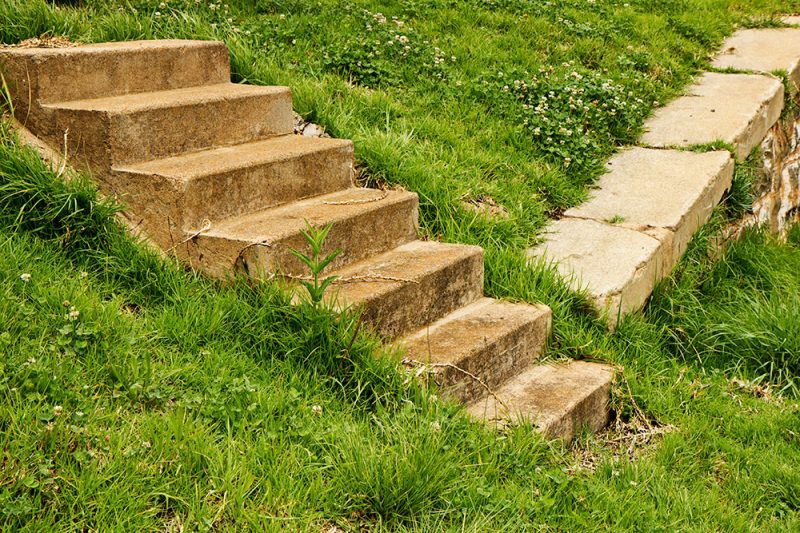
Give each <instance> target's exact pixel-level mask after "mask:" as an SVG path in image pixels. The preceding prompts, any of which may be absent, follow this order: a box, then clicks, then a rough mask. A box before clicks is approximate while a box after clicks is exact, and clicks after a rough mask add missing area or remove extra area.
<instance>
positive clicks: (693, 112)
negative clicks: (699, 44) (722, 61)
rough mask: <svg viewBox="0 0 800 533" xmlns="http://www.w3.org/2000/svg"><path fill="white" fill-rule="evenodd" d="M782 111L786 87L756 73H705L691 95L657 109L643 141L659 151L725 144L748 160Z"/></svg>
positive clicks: (647, 123) (646, 129) (690, 91)
mask: <svg viewBox="0 0 800 533" xmlns="http://www.w3.org/2000/svg"><path fill="white" fill-rule="evenodd" d="M782 109H783V84H782V83H781V81H780V80H779V79H777V78H772V77H768V76H760V75H754V74H719V73H714V72H706V73H705V74H703V75H702V76H700V77H699V78H698V79H697V81H696V82H695V84H694V85H692V87H690V88H689V91H688V93H687V95H685V96H682V97H680V98H677V99H675V100H673V101H672V102H671V103H669V104H668V105H667V106H666V107H663V108H661V109H658V110H657V111H656V112H655V114H654V115H653V116H652V117H651V118H650V119H648V120H647V122H645V125H644V128H645V132H646V133H645V134H644V135H643V136H642V138H641V143H642V144H643V145H646V146H651V147H656V148H670V147H690V146H694V145H704V144H710V143H713V142H714V141H724V142H726V143H729V144H732V145H733V146H734V148H735V155H736V158H737V159H738V160H744V159H746V158H747V156H748V155H749V154H750V151H751V150H752V149H753V148H754V147H755V146H757V145H758V144H759V143H760V142H761V139H763V138H764V135H766V133H767V131H768V130H769V128H770V127H771V126H772V125H773V124H774V123H775V121H776V120H778V117H780V114H781V110H782Z"/></svg>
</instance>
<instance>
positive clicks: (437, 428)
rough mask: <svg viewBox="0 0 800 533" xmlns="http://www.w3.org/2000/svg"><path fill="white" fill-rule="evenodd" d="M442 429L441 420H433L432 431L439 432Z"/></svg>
mask: <svg viewBox="0 0 800 533" xmlns="http://www.w3.org/2000/svg"><path fill="white" fill-rule="evenodd" d="M441 430H442V425H441V424H440V423H439V422H431V431H433V432H434V433H439V432H440V431H441Z"/></svg>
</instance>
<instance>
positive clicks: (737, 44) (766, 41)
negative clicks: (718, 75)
mask: <svg viewBox="0 0 800 533" xmlns="http://www.w3.org/2000/svg"><path fill="white" fill-rule="evenodd" d="M711 65H712V66H713V67H715V68H720V69H724V68H734V69H738V70H750V71H754V72H765V73H770V72H774V71H776V70H783V71H786V73H787V74H788V75H789V77H790V78H791V79H792V80H794V81H795V83H797V82H799V81H800V29H797V28H757V29H741V30H737V31H736V33H734V34H733V35H731V36H730V37H728V38H727V39H725V42H724V43H723V44H722V48H721V49H720V51H719V52H718V53H717V55H716V57H714V59H713V61H712V62H711Z"/></svg>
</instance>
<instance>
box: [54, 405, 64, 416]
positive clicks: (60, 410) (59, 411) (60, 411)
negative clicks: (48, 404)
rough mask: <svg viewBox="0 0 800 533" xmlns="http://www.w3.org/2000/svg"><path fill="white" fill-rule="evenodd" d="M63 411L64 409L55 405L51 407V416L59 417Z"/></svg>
mask: <svg viewBox="0 0 800 533" xmlns="http://www.w3.org/2000/svg"><path fill="white" fill-rule="evenodd" d="M63 411H64V408H63V407H61V406H60V405H56V406H55V407H53V415H54V416H61V413H62V412H63Z"/></svg>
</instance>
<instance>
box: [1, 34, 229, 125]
mask: <svg viewBox="0 0 800 533" xmlns="http://www.w3.org/2000/svg"><path fill="white" fill-rule="evenodd" d="M0 65H1V66H0V68H2V69H3V71H4V73H5V78H6V80H10V81H11V80H13V82H12V83H10V85H9V89H10V91H11V96H12V100H13V102H14V104H15V108H16V117H17V119H18V120H20V122H22V123H23V124H25V125H27V126H28V127H30V123H29V121H28V120H26V119H31V121H32V122H33V123H35V122H36V120H37V119H38V118H39V117H38V108H37V106H38V105H39V104H46V103H52V102H66V101H71V100H85V99H90V98H100V97H107V96H117V95H122V94H133V93H142V92H152V91H164V90H169V89H179V88H183V87H194V86H198V85H213V84H219V83H225V82H229V81H230V64H229V59H228V49H227V47H226V46H225V43H222V42H215V41H188V40H163V41H129V42H117V43H101V44H88V45H81V46H74V47H66V48H9V49H0ZM29 104H32V105H33V106H32V107H30V106H29ZM31 129H33V130H34V132H35V128H31Z"/></svg>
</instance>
